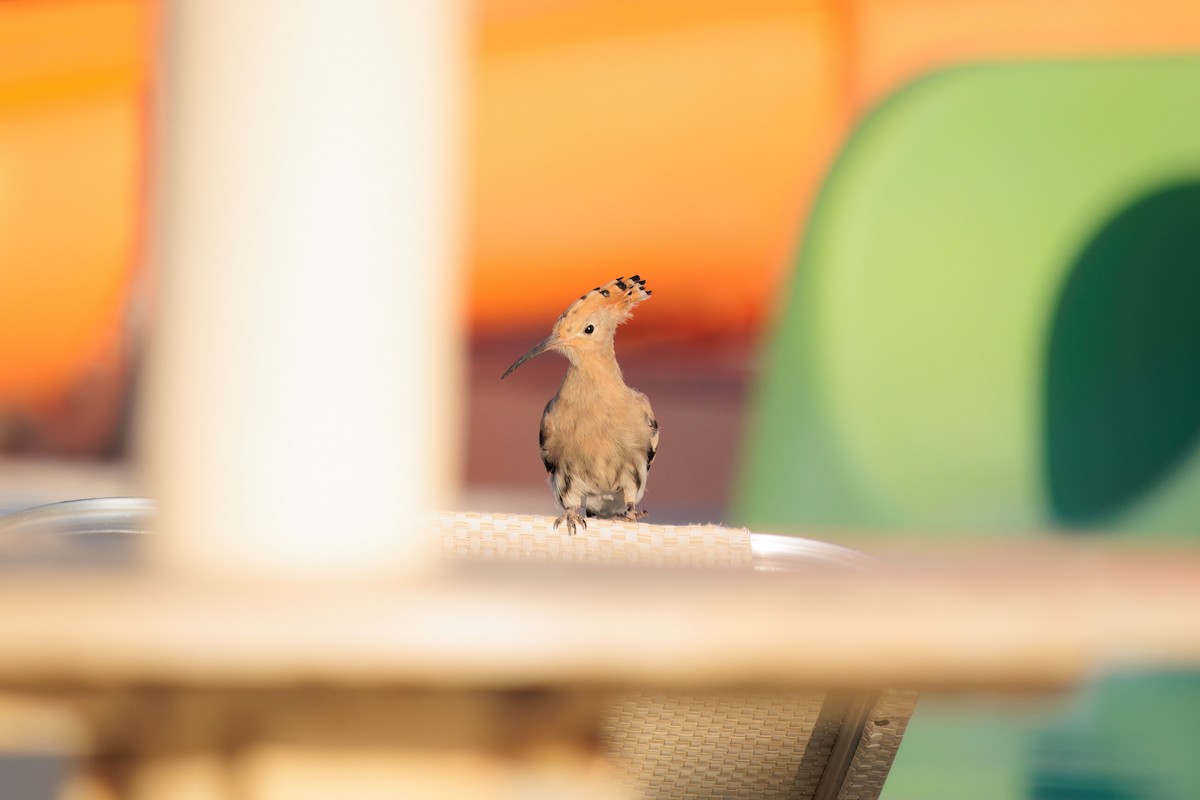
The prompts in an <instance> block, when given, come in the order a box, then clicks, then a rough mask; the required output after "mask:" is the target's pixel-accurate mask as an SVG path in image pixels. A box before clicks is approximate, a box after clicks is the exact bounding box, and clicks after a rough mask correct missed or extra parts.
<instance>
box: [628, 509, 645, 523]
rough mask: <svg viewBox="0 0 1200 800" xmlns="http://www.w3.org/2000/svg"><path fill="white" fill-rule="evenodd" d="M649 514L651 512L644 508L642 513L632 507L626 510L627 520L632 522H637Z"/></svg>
mask: <svg viewBox="0 0 1200 800" xmlns="http://www.w3.org/2000/svg"><path fill="white" fill-rule="evenodd" d="M649 513H650V512H649V511H647V510H646V509H644V508H643V509H642V510H641V511H638V510H637V509H636V508H634V507H633V506H632V505H630V506H629V507H628V508H627V509H625V519H627V520H629V521H630V522H637V521H638V520H639V519H641V518H642V517H644V516H646V515H647V514H649Z"/></svg>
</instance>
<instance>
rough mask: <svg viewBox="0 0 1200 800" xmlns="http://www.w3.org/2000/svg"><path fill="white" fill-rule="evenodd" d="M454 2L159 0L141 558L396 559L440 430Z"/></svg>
mask: <svg viewBox="0 0 1200 800" xmlns="http://www.w3.org/2000/svg"><path fill="white" fill-rule="evenodd" d="M461 22H462V20H461V19H460V9H459V7H458V4H456V3H440V2H439V3H411V2H392V1H391V0H373V1H371V2H359V3H351V4H338V3H304V4H295V3H288V2H283V0H254V2H248V3H210V2H200V0H194V1H191V2H186V1H185V2H178V3H175V4H172V5H169V6H168V8H167V10H166V13H165V26H166V31H165V36H164V45H163V48H162V52H163V55H164V58H165V62H166V63H165V75H164V77H165V82H164V85H163V87H162V89H161V99H162V100H163V103H164V106H163V108H162V109H161V111H160V117H159V124H160V126H161V134H162V135H161V138H160V152H159V156H160V163H159V170H158V174H157V179H158V180H157V189H158V194H157V201H158V202H157V205H156V207H155V209H154V210H155V219H154V221H155V223H156V224H155V242H154V246H153V250H154V256H155V257H156V261H157V266H158V268H159V272H160V275H161V287H160V288H161V292H160V300H161V302H160V305H159V308H158V319H157V328H156V330H155V334H154V341H153V350H152V354H151V361H150V369H149V370H148V380H147V386H146V397H147V403H146V406H147V408H146V414H145V416H144V417H143V418H142V420H141V427H140V430H139V434H140V451H141V453H140V454H141V456H142V468H143V470H144V477H145V481H144V482H145V485H146V487H147V489H148V490H149V491H150V492H151V493H152V494H153V495H154V496H155V497H156V498H157V499H158V500H159V501H160V503H161V509H162V523H161V530H162V531H163V534H164V535H163V536H161V537H159V538H158V539H156V543H157V550H158V553H157V555H158V557H159V561H160V563H161V564H163V565H164V566H167V567H170V568H173V569H183V570H188V571H193V572H200V573H211V574H220V575H227V576H230V577H234V576H240V577H251V578H255V577H329V578H362V577H369V576H372V575H374V576H382V575H388V576H392V575H397V574H405V573H412V572H413V571H417V570H420V569H421V568H422V567H423V565H424V564H425V559H426V558H427V556H426V554H425V553H424V552H423V549H422V547H421V542H422V541H423V537H422V536H421V535H420V532H419V529H418V526H417V525H415V524H413V523H414V521H415V520H417V519H418V518H419V517H420V516H421V515H422V514H423V513H424V512H425V511H426V510H428V509H433V508H439V507H443V506H444V505H445V504H446V500H447V498H448V492H449V490H450V486H451V475H452V472H453V470H454V467H455V464H454V463H453V458H454V454H455V453H456V452H457V450H458V446H457V445H458V443H457V440H456V438H455V437H456V433H455V431H456V427H457V426H456V425H455V424H454V423H455V422H456V420H457V416H456V414H455V401H456V400H457V392H456V388H457V380H458V377H457V373H458V357H459V341H458V333H457V330H456V329H455V327H454V325H453V318H452V315H451V302H452V298H453V296H454V295H455V294H456V291H457V282H456V278H455V276H454V272H455V268H454V265H453V258H452V252H451V250H452V241H453V237H452V233H453V231H452V217H453V213H452V212H453V206H454V200H455V196H454V195H455V191H454V187H455V175H454V174H453V170H454V162H455V157H456V155H457V154H456V152H455V148H456V138H455V136H456V133H457V130H456V125H455V116H456V114H457V101H458V98H459V95H460V92H459V85H458V83H459V73H460V70H461V63H460V61H461V57H462V52H461V49H460V44H461V43H460V38H461Z"/></svg>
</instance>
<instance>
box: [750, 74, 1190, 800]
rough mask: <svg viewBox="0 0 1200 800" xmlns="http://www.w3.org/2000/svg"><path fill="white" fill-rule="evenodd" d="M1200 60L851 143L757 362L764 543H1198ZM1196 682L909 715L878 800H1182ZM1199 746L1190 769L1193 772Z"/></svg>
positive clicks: (966, 90) (940, 107)
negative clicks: (884, 538) (898, 539)
mask: <svg viewBox="0 0 1200 800" xmlns="http://www.w3.org/2000/svg"><path fill="white" fill-rule="evenodd" d="M1198 186H1200V58H1182V57H1181V58H1164V59H1155V60H1126V61H1089V62H1061V63H1025V64H996V65H984V66H972V67H966V68H960V69H954V70H950V71H946V72H941V73H938V74H935V75H932V76H929V77H927V78H925V79H923V80H921V81H919V82H917V83H915V84H913V85H911V86H909V87H907V88H906V89H904V90H903V91H901V92H900V93H898V94H897V95H895V96H894V97H892V98H890V99H889V100H888V101H887V102H886V103H885V104H884V105H882V106H881V107H880V108H878V109H877V110H876V111H875V112H874V113H872V114H871V115H870V116H869V117H868V118H867V119H866V120H864V121H863V122H862V124H861V125H860V126H859V127H858V129H857V130H856V131H855V133H854V134H853V136H852V137H851V139H850V141H849V142H848V143H847V145H846V147H845V148H844V150H843V152H842V153H841V154H840V156H839V158H838V160H837V163H836V164H835V166H834V168H833V170H832V172H831V173H830V175H829V177H828V179H827V182H826V184H825V186H824V187H823V190H822V192H821V195H820V197H819V198H818V202H817V204H816V207H815V209H814V212H813V216H812V218H811V220H810V221H809V224H808V226H807V230H806V233H805V239H804V245H803V249H802V250H801V252H800V255H799V257H798V259H797V261H796V264H795V270H794V274H793V278H792V284H791V286H790V291H789V293H788V297H787V299H786V300H787V302H786V307H785V309H784V311H783V313H782V315H781V318H780V321H779V323H778V327H777V329H776V330H775V331H774V332H773V335H772V337H771V340H770V342H769V343H768V346H767V348H766V351H765V355H764V363H763V365H762V370H761V373H760V374H761V378H760V383H759V385H758V386H757V387H756V391H755V395H754V400H753V406H752V413H751V415H750V418H749V421H748V437H747V446H746V448H745V450H744V452H743V464H742V468H741V470H740V474H739V482H738V486H737V488H736V491H735V503H734V508H735V516H736V517H737V521H738V522H739V523H741V524H746V525H748V526H750V527H752V528H754V529H756V530H781V531H785V532H786V531H794V530H797V529H800V528H808V529H813V528H816V529H819V530H820V533H819V535H820V536H821V538H838V536H839V535H840V533H839V532H840V531H853V532H854V533H855V534H861V533H863V532H869V531H875V532H877V533H879V534H881V535H882V534H896V533H898V532H902V531H904V530H905V529H908V530H909V531H920V532H921V533H922V534H931V533H943V534H946V535H954V536H992V535H995V534H996V533H998V532H1003V533H1005V534H1006V535H1009V536H1012V535H1024V536H1029V537H1034V536H1044V535H1047V532H1048V531H1049V530H1050V529H1063V528H1072V529H1103V530H1107V531H1110V532H1114V533H1118V534H1122V535H1141V534H1145V533H1152V534H1155V535H1160V536H1162V535H1182V536H1192V535H1195V533H1196V532H1197V531H1198V530H1200V448H1198V447H1197V434H1198V429H1200V361H1198V359H1200V189H1198V188H1197V187H1198ZM1197 687H1200V676H1197V675H1186V676H1179V677H1178V678H1175V679H1171V680H1165V679H1162V678H1160V677H1155V676H1150V677H1146V676H1132V677H1129V678H1127V679H1121V680H1119V681H1110V682H1108V683H1107V684H1104V683H1102V684H1101V685H1100V686H1099V687H1098V688H1097V687H1092V688H1090V689H1088V690H1086V691H1084V692H1083V693H1081V694H1079V695H1077V696H1075V697H1074V698H1073V699H1074V700H1075V701H1076V703H1077V708H1075V709H1074V710H1072V711H1071V712H1070V713H1068V714H1065V715H1063V714H1051V715H1049V716H1046V715H1044V714H1041V713H1026V712H1027V711H1028V710H1026V712H1022V713H1017V714H1013V713H1006V712H997V711H995V710H994V709H993V710H989V711H979V710H977V709H976V710H974V711H972V712H971V713H968V714H966V715H964V714H962V713H956V712H954V711H952V710H951V711H947V709H946V708H945V707H944V706H939V705H938V704H936V703H933V704H931V703H929V702H928V701H927V700H923V701H922V702H921V703H919V704H918V706H917V709H916V712H915V714H914V716H913V719H912V722H911V724H910V726H909V728H908V731H907V733H906V735H905V738H904V741H903V743H902V745H901V748H900V751H899V754H898V757H897V759H896V763H895V765H894V767H893V769H892V774H891V776H890V777H889V779H888V782H887V783H886V785H885V787H884V792H883V798H884V800H908V798H912V799H913V800H916V799H917V798H920V800H957V799H958V798H962V797H972V798H985V799H990V800H1016V799H1017V798H1031V800H1066V798H1072V799H1074V800H1085V799H1086V800H1103V799H1105V798H1108V799H1110V800H1127V799H1129V800H1132V799H1133V798H1155V800H1195V798H1200V768H1197V764H1200V756H1197V755H1195V754H1194V753H1200V750H1196V749H1195V748H1196V747H1197V742H1200V722H1197V720H1200V691H1197ZM1193 751H1194V753H1193Z"/></svg>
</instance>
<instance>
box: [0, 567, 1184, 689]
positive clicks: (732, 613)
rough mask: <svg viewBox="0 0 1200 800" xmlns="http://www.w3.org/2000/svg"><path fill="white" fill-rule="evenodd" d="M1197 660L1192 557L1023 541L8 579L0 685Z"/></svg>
mask: <svg viewBox="0 0 1200 800" xmlns="http://www.w3.org/2000/svg"><path fill="white" fill-rule="evenodd" d="M1129 665H1135V666H1149V667H1163V666H1189V667H1200V554H1197V553H1195V552H1193V551H1182V550H1175V551H1171V552H1161V551H1160V552H1157V553H1156V552H1154V551H1143V552H1131V551H1128V550H1105V549H1096V548H1088V549H1087V550H1075V549H1072V548H1063V547H1055V548H1037V547H1033V546H1030V547H1026V548H1023V549H1021V550H1017V551H1008V553H1007V555H1006V556H1005V557H1004V558H997V557H996V555H995V553H989V554H986V555H982V556H979V557H974V558H973V557H972V556H971V555H970V554H969V553H959V554H958V555H957V557H955V558H953V559H949V558H948V559H945V560H942V561H939V562H938V563H937V564H936V565H930V564H929V563H926V564H925V566H922V567H916V568H906V569H890V570H889V569H885V570H882V571H867V572H858V571H853V570H851V571H840V570H839V571H829V572H817V573H813V572H804V573H798V574H787V573H754V572H750V571H743V570H738V569H728V568H725V569H721V568H698V569H691V570H673V569H650V568H645V567H629V566H623V567H595V566H574V567H564V566H559V567H550V566H547V565H532V564H525V565H517V566H513V565H509V566H498V565H490V566H487V565H474V566H471V567H469V568H464V569H458V570H450V571H448V572H444V573H443V574H441V575H438V576H434V577H430V578H428V579H426V580H423V581H418V582H408V583H400V582H397V583H396V584H395V585H378V584H376V585H345V584H336V585H335V584H314V585H295V584H276V585H271V586H253V585H232V584H222V583H217V582H205V581H200V580H194V579H193V580H185V579H183V578H180V577H178V576H176V577H174V578H168V577H166V576H152V575H150V574H146V573H139V572H135V573H126V574H124V575H116V574H110V575H103V574H89V573H77V574H74V575H53V576H52V575H46V574H43V575H22V574H8V575H6V576H4V578H3V580H2V581H0V689H2V688H5V687H14V688H15V687H22V686H25V687H31V686H37V687H44V688H53V687H56V686H72V685H75V686H122V685H144V684H159V685H167V686H185V687H186V686H198V687H221V686H228V687H240V686H251V687H253V686H263V687H265V686H281V685H288V684H295V685H306V684H325V685H330V686H345V687H348V688H349V687H353V686H365V685H392V686H398V687H419V688H426V687H427V688H447V689H457V688H480V689H505V688H526V687H566V686H577V687H581V686H588V685H594V686H598V687H610V686H615V687H626V686H639V685H660V686H663V687H675V688H703V687H718V686H735V685H741V686H758V685H775V686H821V687H829V686H852V685H861V686H912V687H920V688H930V687H936V688H951V689H954V688H964V689H968V688H970V689H998V690H1005V689H1040V688H1053V687H1059V686H1065V685H1070V684H1072V683H1074V682H1077V681H1079V680H1082V679H1084V678H1085V677H1088V676H1090V675H1092V674H1094V673H1095V672H1096V671H1098V670H1103V669H1106V668H1110V667H1117V666H1129Z"/></svg>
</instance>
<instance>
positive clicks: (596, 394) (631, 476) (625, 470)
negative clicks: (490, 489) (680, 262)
mask: <svg viewBox="0 0 1200 800" xmlns="http://www.w3.org/2000/svg"><path fill="white" fill-rule="evenodd" d="M651 294H653V292H651V291H649V290H647V289H646V281H645V279H644V278H642V277H641V276H640V275H634V276H633V277H631V278H625V277H620V278H616V279H615V280H612V281H609V282H608V283H606V284H604V285H603V286H597V287H596V288H595V289H592V290H591V291H590V292H587V293H586V294H583V295H580V297H579V299H578V300H576V301H575V302H573V303H571V305H569V306H567V310H566V311H564V312H563V313H562V315H561V316H560V317H559V318H558V320H557V321H556V322H555V323H554V327H553V328H552V329H551V331H550V335H549V336H547V337H546V338H545V339H543V340H542V341H540V342H538V343H537V344H535V345H534V346H533V347H531V348H530V349H529V351H528V352H526V353H525V354H524V355H523V356H521V357H520V358H518V359H517V360H516V361H514V362H513V364H512V366H510V367H509V368H508V369H507V370H506V371H505V372H504V374H503V375H501V376H500V379H501V380H504V379H505V378H507V377H508V376H509V375H511V374H512V372H513V371H514V370H515V369H517V368H518V367H520V366H521V365H522V364H524V363H525V362H526V361H528V360H529V359H531V358H533V357H535V356H538V355H540V354H542V353H545V352H550V351H553V352H556V353H559V354H560V355H563V356H565V357H566V359H567V362H568V364H567V374H566V376H565V377H564V378H563V382H562V385H561V386H560V387H559V389H558V393H557V394H555V395H554V397H552V398H550V402H548V403H546V409H545V411H543V412H542V422H541V427H540V429H539V431H538V446H539V447H540V449H541V453H542V464H543V465H544V466H545V467H546V472H547V473H549V477H548V482H549V484H550V489H551V491H552V492H553V493H554V501H555V504H556V505H557V506H558V508H559V510H560V511H561V512H562V514H561V515H560V516H559V517H558V518H557V519H555V520H554V528H555V529H556V530H557V529H558V527H559V526H560V525H562V524H564V523H565V524H566V526H567V532H568V534H570V535H572V536H573V535H574V534H575V529H576V527H577V526H582V527H584V528H586V527H587V519H586V518H587V517H598V518H605V519H626V520H638V519H641V518H642V517H644V516H646V510H645V509H641V510H639V509H638V507H637V506H638V503H640V502H641V501H642V496H643V495H644V494H645V493H646V477H647V475H648V473H649V472H650V465H651V464H652V463H654V455H655V453H656V452H657V451H658V433H659V430H658V420H657V419H655V416H654V412H653V411H652V410H651V408H650V401H649V400H648V399H647V398H646V395H644V394H642V393H641V392H639V391H637V390H636V389H632V388H630V387H629V386H627V385H625V379H624V377H623V376H622V374H621V367H620V366H619V365H618V364H617V357H616V351H615V350H614V347H613V337H614V336H615V335H616V332H617V326H618V325H620V324H622V323H623V322H625V321H626V320H628V319H629V318H630V316H631V315H632V314H633V308H634V306H636V305H637V304H638V303H641V302H643V301H645V300H648V299H649V298H650V295H651ZM580 509H582V510H583V512H584V513H583V515H580V513H579V510H580Z"/></svg>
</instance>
